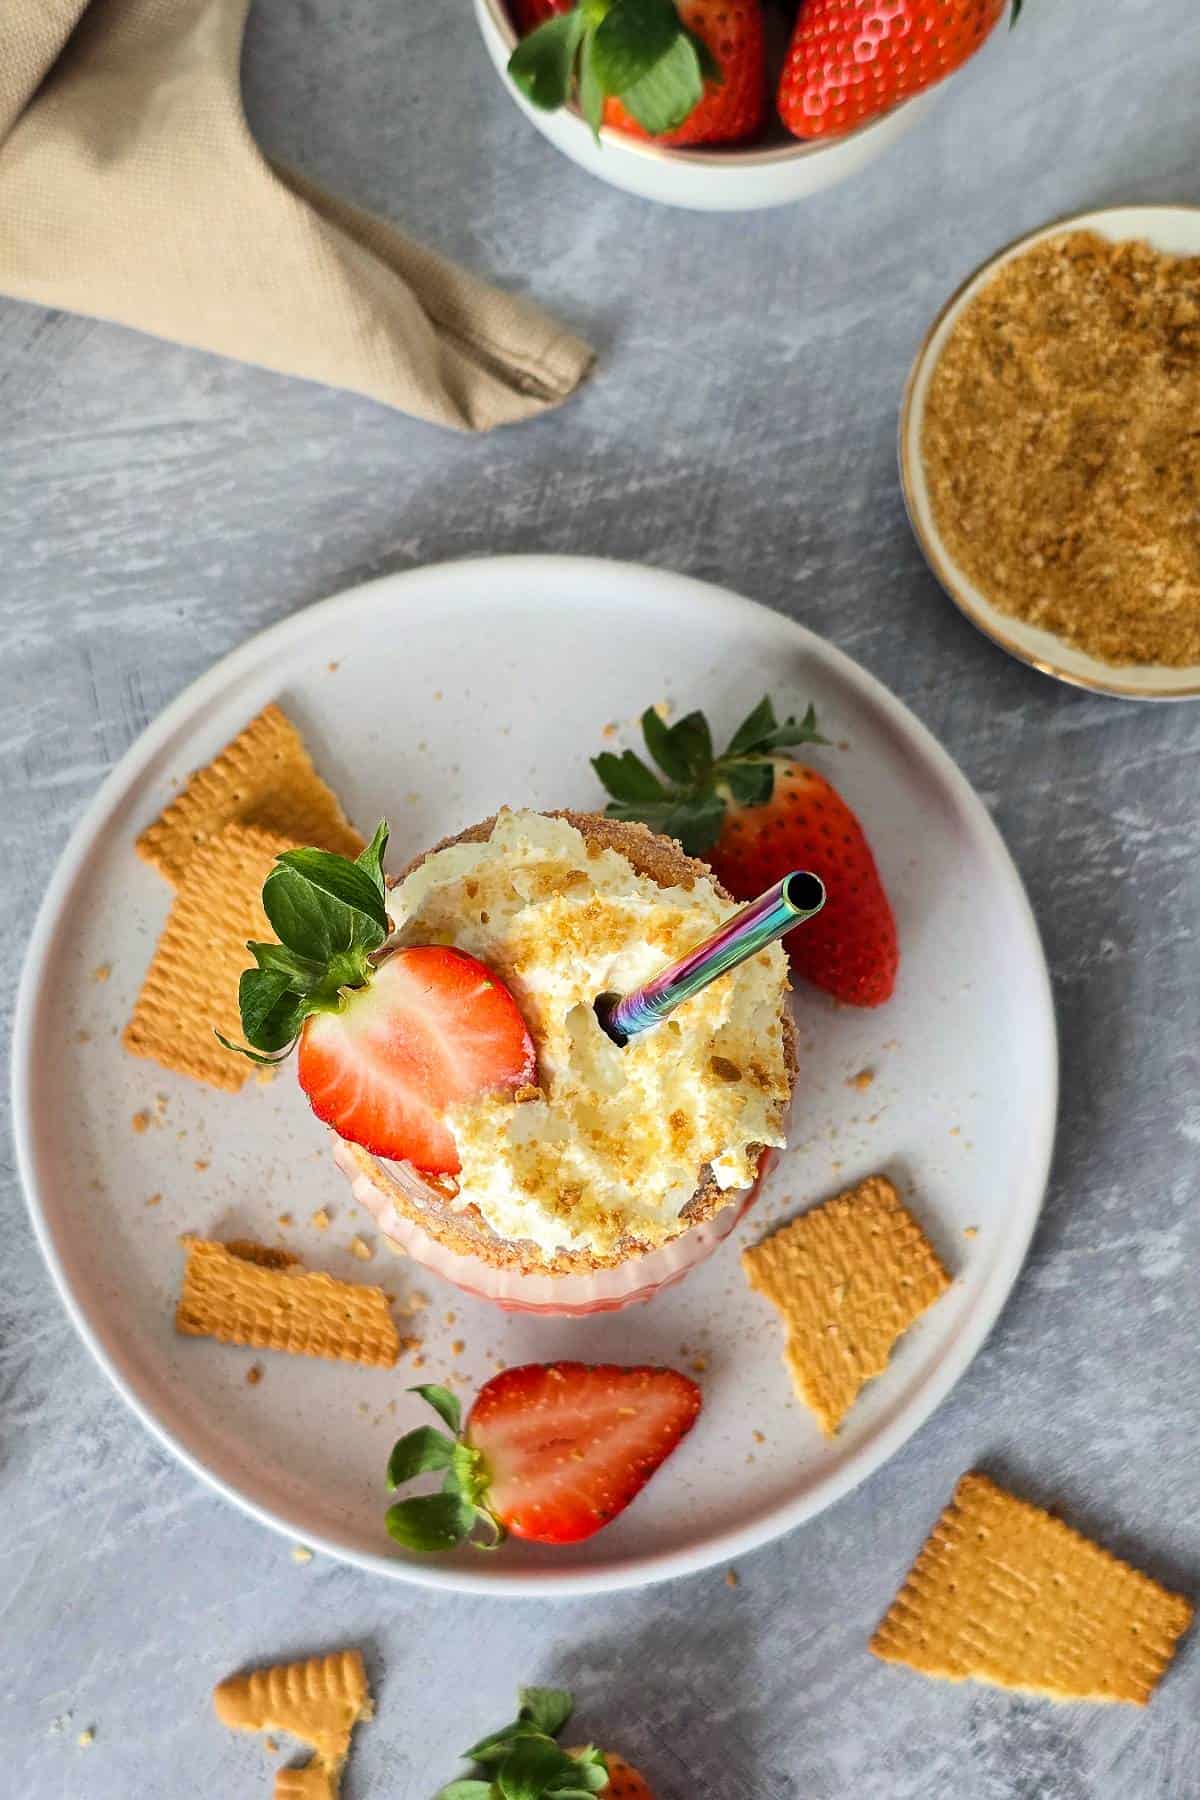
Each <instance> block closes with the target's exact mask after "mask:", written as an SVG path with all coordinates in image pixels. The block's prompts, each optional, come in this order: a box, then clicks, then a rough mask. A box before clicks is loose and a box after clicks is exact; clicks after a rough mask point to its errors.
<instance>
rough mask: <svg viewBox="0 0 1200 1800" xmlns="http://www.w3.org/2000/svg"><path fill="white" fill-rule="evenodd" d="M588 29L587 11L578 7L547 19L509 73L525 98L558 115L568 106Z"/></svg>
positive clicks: (523, 46)
mask: <svg viewBox="0 0 1200 1800" xmlns="http://www.w3.org/2000/svg"><path fill="white" fill-rule="evenodd" d="M585 29H586V20H585V17H584V13H583V10H582V8H581V7H576V8H575V10H574V11H573V12H567V13H560V14H559V15H558V16H557V17H556V18H553V19H547V21H546V23H545V24H544V25H539V26H538V28H537V30H536V31H531V32H530V33H529V36H528V37H526V38H522V39H521V42H520V43H519V44H518V45H517V47H516V49H515V50H514V51H513V53H512V56H511V58H510V59H509V64H508V72H509V74H510V76H511V77H512V79H513V81H514V82H515V83H516V85H517V87H519V88H520V90H521V92H522V93H523V94H524V96H525V98H526V99H527V100H529V101H531V102H532V103H533V105H534V106H536V107H538V108H540V110H541V111H542V112H556V111H557V109H558V108H559V107H560V106H565V105H566V104H567V101H568V99H569V98H570V95H571V82H572V78H573V74H574V69H575V59H576V55H577V52H578V50H579V46H580V43H581V41H582V39H583V36H584V32H585ZM592 35H594V33H593V34H592Z"/></svg>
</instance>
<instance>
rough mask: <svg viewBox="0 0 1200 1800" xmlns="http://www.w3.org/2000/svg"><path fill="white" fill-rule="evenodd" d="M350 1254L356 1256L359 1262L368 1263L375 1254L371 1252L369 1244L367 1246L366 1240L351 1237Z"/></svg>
mask: <svg viewBox="0 0 1200 1800" xmlns="http://www.w3.org/2000/svg"><path fill="white" fill-rule="evenodd" d="M350 1254H351V1256H357V1258H358V1260H359V1262H370V1260H371V1258H372V1257H373V1256H374V1254H375V1252H374V1250H372V1248H371V1246H370V1244H368V1242H367V1240H366V1238H364V1237H352V1238H351V1239H350Z"/></svg>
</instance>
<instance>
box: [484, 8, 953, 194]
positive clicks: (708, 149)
mask: <svg viewBox="0 0 1200 1800" xmlns="http://www.w3.org/2000/svg"><path fill="white" fill-rule="evenodd" d="M479 4H480V5H481V6H482V7H483V9H484V10H485V11H486V13H487V16H488V18H489V20H490V21H491V23H492V24H493V25H494V27H495V29H496V30H497V31H498V32H499V34H500V36H501V37H502V38H503V40H504V42H505V44H506V45H507V47H508V50H509V53H510V54H511V52H512V51H514V50H515V49H516V47H517V45H518V44H519V43H520V41H521V40H520V38H519V37H518V35H517V29H516V26H515V25H514V24H513V22H512V18H511V16H510V14H509V11H508V6H507V4H506V0H479ZM504 79H505V81H506V82H507V84H508V85H509V87H511V88H514V91H515V84H514V82H513V79H512V77H511V75H509V74H508V72H507V70H506V71H505V75H504ZM934 85H935V86H936V87H940V86H941V82H936V83H935V84H934ZM930 91H931V90H930V89H927V88H923V89H922V90H921V92H920V93H919V94H910V95H909V97H908V99H907V100H901V101H899V102H898V103H897V105H895V106H889V107H888V109H887V111H886V112H882V113H880V114H879V115H878V117H876V118H874V119H868V120H867V121H866V123H865V124H863V125H858V126H856V127H855V128H854V130H853V131H842V132H839V133H838V135H837V136H836V137H833V136H830V137H825V138H813V139H811V140H808V139H804V138H797V139H796V140H795V142H794V143H791V144H776V145H774V146H772V147H770V148H767V149H765V150H762V149H755V148H754V147H753V146H740V145H736V144H735V145H732V146H730V147H729V148H723V147H722V146H721V145H719V144H714V145H711V146H710V145H703V144H697V145H696V146H695V148H693V149H689V148H688V147H687V146H686V145H678V144H656V143H654V142H652V141H651V140H649V139H646V138H636V137H632V136H630V134H629V133H628V132H625V131H614V130H613V129H612V127H611V126H610V125H602V126H601V127H600V136H601V139H602V140H603V141H604V142H606V143H611V144H617V145H619V146H620V148H621V149H622V151H624V152H626V153H627V154H628V155H630V156H640V157H642V158H643V159H645V160H646V161H649V162H660V163H664V162H665V163H683V164H686V165H688V166H691V167H694V168H703V169H715V170H721V169H729V170H733V171H734V172H737V173H740V172H742V171H743V170H746V169H769V168H774V167H776V166H777V165H778V164H780V163H790V162H801V161H803V160H804V159H805V158H807V157H813V156H820V155H821V154H822V153H823V152H828V151H831V150H835V149H841V148H842V146H843V145H845V144H849V143H853V142H854V140H855V139H856V138H865V137H869V136H870V135H871V133H872V132H873V131H876V130H878V128H879V127H880V126H881V125H882V124H883V123H884V121H885V120H887V119H891V118H893V117H894V116H895V115H896V114H897V113H901V112H904V111H905V109H906V108H908V107H910V106H913V105H915V104H916V102H917V101H919V100H923V99H924V98H925V97H926V95H927V94H928V93H929V92H930ZM563 110H564V113H565V115H566V116H567V117H568V118H569V119H570V121H571V124H572V126H573V127H575V128H577V129H578V130H580V131H585V132H587V133H588V135H589V136H590V135H591V132H590V127H589V126H588V124H587V122H586V121H585V119H584V118H583V115H582V113H580V111H579V109H578V107H577V106H576V105H575V104H574V102H573V101H572V102H571V103H570V104H569V105H568V106H566V107H565V108H564V109H563Z"/></svg>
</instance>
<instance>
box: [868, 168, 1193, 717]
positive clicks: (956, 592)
mask: <svg viewBox="0 0 1200 1800" xmlns="http://www.w3.org/2000/svg"><path fill="white" fill-rule="evenodd" d="M1121 213H1126V214H1142V215H1146V214H1155V213H1189V214H1191V215H1192V216H1193V217H1195V218H1196V220H1197V222H1198V224H1200V205H1197V204H1195V203H1193V202H1189V201H1185V200H1164V201H1144V202H1143V201H1126V202H1119V203H1117V204H1115V205H1112V206H1096V207H1089V208H1087V209H1086V210H1085V211H1083V212H1074V213H1064V214H1062V215H1061V216H1060V217H1057V218H1053V219H1049V220H1047V221H1046V223H1045V224H1043V225H1037V226H1035V227H1034V228H1033V230H1031V231H1023V232H1022V233H1021V234H1020V236H1019V237H1015V238H1012V239H1011V240H1010V241H1009V242H1008V243H1006V244H1003V245H1001V247H1000V248H999V249H998V250H995V251H993V252H992V254H991V255H990V256H988V257H987V258H985V260H984V261H983V262H981V263H980V264H978V266H977V267H976V268H975V269H973V270H972V271H971V273H970V274H969V275H968V276H967V277H966V278H965V280H963V281H961V282H960V283H959V284H958V286H957V287H956V288H955V289H954V291H953V293H951V294H950V295H949V296H948V298H947V299H946V300H945V302H944V303H943V304H942V306H940V307H939V308H938V311H937V313H936V314H935V315H934V317H933V318H932V319H931V320H930V322H929V326H928V329H927V330H926V332H925V335H924V336H923V338H922V339H921V342H920V344H919V345H918V347H917V352H916V355H915V356H914V357H913V360H912V366H911V367H910V369H909V371H908V377H907V379H906V381H905V383H904V395H903V398H902V400H901V403H900V417H899V423H898V431H897V458H898V461H899V464H900V489H901V493H902V494H903V497H904V510H905V512H906V513H907V514H908V522H909V525H910V526H911V527H912V533H913V536H914V537H915V538H916V540H917V543H918V545H919V546H920V549H921V554H922V555H923V556H924V558H925V560H926V562H927V563H928V565H929V568H930V571H931V572H932V574H933V576H934V579H935V580H936V581H937V583H938V585H939V587H941V589H942V591H943V592H944V593H945V594H946V596H947V598H948V599H949V600H951V601H952V602H953V604H954V605H955V606H956V607H957V608H958V610H959V612H960V613H961V614H962V615H963V617H964V618H965V619H966V620H967V621H968V622H969V623H970V624H971V625H973V626H974V627H975V629H976V630H977V631H979V632H981V633H982V635H983V636H984V637H986V638H989V639H990V640H991V642H992V643H994V644H996V645H997V646H998V647H999V648H1000V649H1001V650H1004V651H1007V653H1008V655H1009V656H1011V657H1014V658H1015V659H1016V661H1017V662H1021V663H1024V664H1025V665H1026V667H1027V668H1031V669H1036V670H1037V671H1038V673H1039V674H1041V675H1049V676H1050V677H1051V678H1052V679H1053V680H1055V681H1061V682H1063V683H1064V684H1065V685H1066V686H1067V687H1075V688H1082V689H1085V690H1086V691H1087V692H1088V693H1093V694H1106V695H1109V696H1110V697H1112V698H1114V699H1118V700H1146V701H1156V702H1159V703H1164V702H1171V701H1179V700H1196V699H1200V681H1197V682H1194V683H1191V684H1189V685H1188V686H1187V687H1175V688H1171V689H1169V690H1162V689H1159V690H1156V689H1154V688H1153V687H1152V686H1150V685H1148V682H1147V680H1146V679H1143V680H1142V681H1131V680H1125V681H1122V680H1120V679H1118V678H1116V676H1115V675H1114V677H1113V678H1112V679H1109V678H1106V677H1102V676H1099V675H1095V674H1092V673H1090V672H1085V671H1083V670H1080V669H1073V668H1066V667H1064V666H1063V665H1062V664H1061V663H1057V662H1053V661H1051V660H1050V658H1049V657H1048V656H1047V655H1044V654H1040V653H1039V652H1038V651H1035V650H1034V649H1033V648H1032V647H1031V646H1030V645H1029V644H1028V643H1027V642H1025V641H1024V639H1023V634H1022V630H1021V622H1020V621H1019V620H1015V619H1014V620H1013V622H1012V631H1011V632H1010V631H1006V630H1005V629H1003V628H1002V627H1001V626H999V625H997V623H996V622H995V620H994V619H993V618H991V617H990V616H989V615H985V614H984V613H982V612H981V611H980V609H979V608H978V607H977V606H976V605H975V602H974V600H973V599H972V598H971V594H970V591H969V590H970V589H971V588H972V587H973V586H974V584H973V583H970V582H968V581H967V578H966V577H965V576H963V575H962V573H961V571H960V570H959V569H958V568H957V566H956V564H955V563H954V559H953V558H952V557H951V555H950V553H949V551H948V550H947V549H946V547H945V545H944V544H943V543H942V538H941V533H940V532H939V531H938V529H937V526H936V523H935V521H934V519H933V517H932V512H929V516H928V517H926V516H925V514H924V513H923V511H922V509H921V507H920V505H919V503H918V501H917V498H916V495H915V491H914V484H913V468H912V463H913V457H912V455H911V454H910V449H909V445H910V439H911V434H912V429H913V409H914V406H915V404H916V390H917V386H918V383H919V382H920V379H921V375H922V373H923V371H924V368H925V365H926V363H927V361H928V359H929V356H930V352H931V350H932V348H933V345H934V343H935V341H936V340H937V338H938V335H939V333H940V331H941V329H942V327H943V325H945V324H946V323H947V321H948V320H949V319H950V317H951V316H952V315H953V314H954V313H956V312H957V311H958V310H959V309H960V308H962V307H963V306H964V305H965V304H966V302H967V300H968V298H969V297H970V296H971V295H972V294H973V293H974V292H976V291H977V290H979V289H982V288H983V286H984V285H985V284H986V282H987V281H988V280H989V279H990V277H991V276H992V275H994V274H995V273H996V271H997V270H998V269H999V268H1000V267H1001V266H1002V265H1003V264H1004V263H1006V262H1010V261H1012V260H1013V259H1014V258H1015V257H1016V256H1018V255H1020V254H1021V252H1022V251H1023V250H1025V249H1027V248H1031V247H1032V246H1033V245H1034V244H1036V243H1038V242H1040V241H1041V240H1042V239H1044V238H1049V237H1053V236H1055V235H1056V234H1057V233H1059V232H1067V231H1079V230H1087V229H1089V228H1092V227H1094V226H1095V225H1096V223H1097V221H1100V220H1104V219H1112V218H1114V216H1115V215H1118V214H1121ZM1144 235H1145V231H1144V229H1143V230H1142V231H1141V232H1131V233H1130V234H1129V236H1128V237H1127V238H1120V239H1114V241H1118V242H1134V241H1136V238H1137V237H1138V236H1144ZM926 510H928V509H926ZM985 597H986V596H985ZM1044 635H1047V636H1053V635H1054V634H1053V633H1047V634H1044ZM1062 642H1063V643H1064V645H1065V646H1066V647H1067V648H1070V649H1073V648H1074V646H1071V645H1066V640H1065V639H1064V640H1062ZM1090 660H1092V661H1095V660H1096V659H1094V658H1093V659H1090ZM1098 666H1099V665H1098ZM1160 666H1161V667H1165V666H1166V665H1157V664H1152V663H1146V664H1129V665H1123V664H1119V663H1114V664H1113V668H1114V671H1115V670H1119V669H1121V668H1122V667H1129V668H1138V667H1140V668H1143V669H1146V670H1153V669H1154V668H1156V667H1160ZM1188 667H1189V668H1190V667H1191V665H1188Z"/></svg>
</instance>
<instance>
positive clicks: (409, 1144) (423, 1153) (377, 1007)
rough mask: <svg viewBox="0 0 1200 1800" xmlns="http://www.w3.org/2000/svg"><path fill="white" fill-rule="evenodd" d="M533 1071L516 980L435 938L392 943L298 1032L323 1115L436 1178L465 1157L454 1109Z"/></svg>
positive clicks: (380, 1152)
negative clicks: (368, 974) (505, 983)
mask: <svg viewBox="0 0 1200 1800" xmlns="http://www.w3.org/2000/svg"><path fill="white" fill-rule="evenodd" d="M534 1072H535V1062H534V1053H533V1044H532V1042H531V1040H530V1036H529V1032H528V1031H527V1030H526V1028H525V1021H524V1019H523V1018H522V1017H521V1015H520V1013H519V1012H518V1010H517V1004H516V1001H515V1000H514V999H513V997H512V995H511V994H510V993H509V991H508V989H507V988H505V987H502V986H501V984H500V983H499V982H498V981H497V980H496V977H495V976H494V975H492V974H491V973H489V971H488V970H487V969H486V968H485V967H484V965H483V963H481V962H477V961H476V960H475V958H474V957H473V956H467V955H465V954H464V952H463V951H461V950H452V949H447V948H445V947H444V946H441V945H437V944H430V945H415V946H413V947H412V948H411V949H403V950H394V951H393V952H392V953H391V955H390V956H387V957H385V958H384V959H383V961H382V962H380V963H378V964H377V965H376V966H375V971H374V974H373V976H372V978H371V981H370V984H369V985H368V986H367V987H365V988H361V989H359V990H357V991H354V992H352V993H349V994H347V996H346V1004H345V1006H344V1007H343V1008H342V1010H341V1011H340V1012H322V1013H316V1014H314V1015H313V1016H312V1017H311V1018H309V1019H307V1020H306V1021H305V1024H304V1029H303V1030H302V1031H301V1033H300V1054H299V1060H298V1063H297V1074H298V1075H299V1078H300V1086H301V1087H302V1088H303V1089H304V1091H305V1093H306V1094H307V1095H308V1098H309V1101H310V1103H311V1105H312V1109H313V1111H314V1112H315V1113H316V1115H317V1117H318V1119H324V1121H325V1123H326V1124H327V1125H332V1126H333V1128H334V1130H335V1131H336V1132H337V1133H338V1135H339V1137H344V1138H349V1140H350V1142H351V1143H353V1144H362V1145H363V1147H364V1148H365V1149H367V1150H369V1151H371V1153H372V1154H373V1155H374V1156H388V1157H392V1158H394V1159H397V1160H404V1161H407V1162H410V1163H412V1164H413V1165H414V1167H416V1168H418V1169H422V1170H424V1171H425V1173H426V1174H431V1175H456V1174H457V1173H458V1170H459V1168H460V1166H461V1165H460V1163H459V1157H458V1148H457V1146H456V1144H455V1142H454V1136H453V1133H452V1132H451V1130H450V1128H449V1126H448V1125H447V1124H446V1122H445V1115H446V1112H447V1110H448V1109H449V1108H450V1107H451V1106H453V1105H454V1103H455V1102H456V1101H459V1100H470V1099H471V1098H473V1097H474V1096H475V1095H477V1094H483V1093H487V1092H488V1091H490V1090H492V1089H495V1088H517V1087H520V1086H522V1085H524V1084H525V1083H527V1082H529V1081H530V1080H531V1078H532V1076H533V1074H534Z"/></svg>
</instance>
